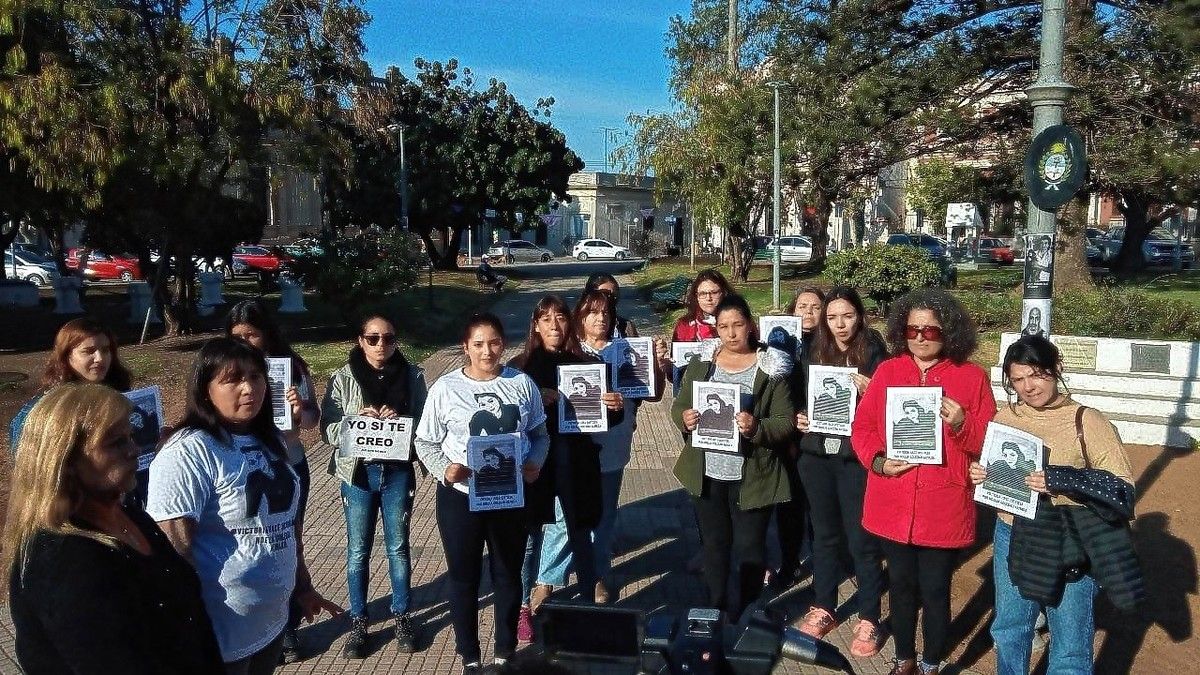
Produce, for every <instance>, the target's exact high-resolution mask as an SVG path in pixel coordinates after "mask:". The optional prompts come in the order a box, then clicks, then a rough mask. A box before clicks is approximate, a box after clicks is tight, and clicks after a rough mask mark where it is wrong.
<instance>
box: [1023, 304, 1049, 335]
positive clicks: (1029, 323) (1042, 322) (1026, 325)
mask: <svg viewBox="0 0 1200 675" xmlns="http://www.w3.org/2000/svg"><path fill="white" fill-rule="evenodd" d="M1021 335H1040V336H1042V337H1049V336H1050V298H1044V299H1043V298H1025V299H1023V300H1021Z"/></svg>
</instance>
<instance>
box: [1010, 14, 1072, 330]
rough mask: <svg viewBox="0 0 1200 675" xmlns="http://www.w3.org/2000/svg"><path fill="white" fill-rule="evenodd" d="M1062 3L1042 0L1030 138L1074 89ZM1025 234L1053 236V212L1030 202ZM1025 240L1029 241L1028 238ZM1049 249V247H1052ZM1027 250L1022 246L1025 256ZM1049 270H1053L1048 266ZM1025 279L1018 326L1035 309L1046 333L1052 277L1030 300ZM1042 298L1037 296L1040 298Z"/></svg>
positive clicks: (1059, 111) (1056, 117)
mask: <svg viewBox="0 0 1200 675" xmlns="http://www.w3.org/2000/svg"><path fill="white" fill-rule="evenodd" d="M1066 12H1067V8H1066V0H1042V43H1041V56H1040V62H1039V65H1038V77H1037V80H1036V81H1035V82H1034V83H1033V85H1032V86H1030V87H1029V88H1028V89H1026V90H1025V94H1026V96H1028V98H1029V103H1030V105H1032V106H1033V136H1034V137H1035V138H1036V137H1037V135H1038V134H1040V133H1041V132H1042V131H1044V130H1046V129H1047V128H1049V127H1052V126H1055V125H1058V124H1062V119H1063V108H1064V107H1065V106H1066V103H1067V98H1068V97H1069V96H1070V95H1071V91H1072V90H1073V89H1074V87H1072V86H1071V85H1070V84H1067V82H1066V81H1065V80H1063V74H1062V65H1063V64H1062V62H1063V35H1064V33H1065V31H1066ZM1027 210H1028V216H1027V217H1026V221H1025V222H1026V225H1025V231H1026V233H1027V234H1029V235H1041V236H1051V237H1053V236H1054V233H1055V232H1056V230H1057V223H1056V218H1055V213H1054V212H1053V211H1043V210H1042V209H1039V208H1038V207H1037V206H1035V205H1034V204H1033V201H1032V200H1030V201H1029V202H1028V205H1027ZM1026 241H1029V240H1028V239H1027V240H1026ZM1052 250H1053V247H1052ZM1029 254H1030V251H1029V250H1028V247H1026V251H1025V255H1027V256H1028V255H1029ZM1025 269H1026V271H1031V270H1034V269H1036V266H1033V265H1028V264H1027V265H1026V266H1025ZM1051 269H1053V267H1051ZM1029 281H1030V280H1029V279H1026V282H1027V283H1026V284H1025V288H1026V292H1025V298H1024V300H1023V302H1022V311H1021V325H1022V326H1024V325H1025V323H1026V321H1025V320H1026V317H1028V315H1029V313H1030V310H1031V309H1033V308H1037V309H1038V311H1039V313H1040V314H1042V315H1043V316H1042V330H1044V331H1045V333H1046V335H1049V334H1050V320H1051V316H1050V306H1051V298H1052V297H1053V283H1054V278H1053V274H1052V275H1051V278H1050V282H1049V284H1047V285H1046V286H1045V290H1044V291H1043V292H1040V293H1037V295H1038V296H1039V297H1030V292H1029V291H1028V288H1029V283H1028V282H1029ZM1043 295H1044V296H1045V297H1040V296H1043Z"/></svg>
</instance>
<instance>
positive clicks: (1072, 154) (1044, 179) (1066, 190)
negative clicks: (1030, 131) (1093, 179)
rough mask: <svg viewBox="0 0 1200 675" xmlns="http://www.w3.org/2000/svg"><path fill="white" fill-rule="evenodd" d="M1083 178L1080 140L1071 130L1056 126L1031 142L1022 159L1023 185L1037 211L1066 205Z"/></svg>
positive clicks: (1084, 173) (1084, 172) (1084, 155)
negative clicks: (1023, 170) (1023, 159)
mask: <svg viewBox="0 0 1200 675" xmlns="http://www.w3.org/2000/svg"><path fill="white" fill-rule="evenodd" d="M1086 176H1087V155H1086V154H1085V152H1084V149H1083V139H1082V138H1080V137H1079V134H1078V133H1077V132H1076V131H1075V130H1074V129H1072V128H1071V127H1068V126H1066V125H1065V124H1060V125H1058V126H1053V127H1050V128H1049V129H1046V130H1045V131H1043V132H1042V133H1040V134H1038V135H1037V137H1036V138H1034V139H1033V144H1032V145H1030V146H1029V154H1028V155H1026V156H1025V185H1027V186H1028V187H1029V199H1030V200H1032V201H1033V203H1034V204H1035V205H1036V206H1037V207H1038V208H1040V209H1043V210H1045V211H1053V210H1054V209H1057V208H1058V207H1060V206H1062V205H1063V204H1066V203H1067V201H1068V200H1069V199H1071V197H1074V196H1075V193H1076V192H1077V191H1078V190H1079V187H1080V186H1081V185H1083V179H1084V178H1085V177H1086Z"/></svg>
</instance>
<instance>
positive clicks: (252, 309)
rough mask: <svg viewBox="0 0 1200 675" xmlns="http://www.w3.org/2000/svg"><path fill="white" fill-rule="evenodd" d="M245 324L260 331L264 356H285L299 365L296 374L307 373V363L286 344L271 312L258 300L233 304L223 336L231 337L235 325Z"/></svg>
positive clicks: (226, 318) (227, 316) (226, 319)
mask: <svg viewBox="0 0 1200 675" xmlns="http://www.w3.org/2000/svg"><path fill="white" fill-rule="evenodd" d="M241 324H246V325H248V326H253V327H254V328H256V329H257V330H258V332H260V333H262V336H263V342H264V346H265V347H266V348H265V349H263V353H264V354H265V355H266V356H285V357H289V358H291V359H292V362H293V363H294V364H296V366H298V367H299V371H300V372H298V373H297V375H300V374H301V373H303V374H305V375H307V374H308V363H307V362H306V361H305V360H304V359H302V358H300V355H299V354H297V353H296V350H294V349H292V346H291V345H290V344H288V341H287V340H286V339H285V338H284V337H283V334H282V333H281V332H280V330H279V322H278V321H276V320H275V317H274V316H273V315H272V314H271V310H269V309H267V306H266V305H264V304H263V303H261V302H259V301H258V300H243V301H241V302H239V303H238V304H236V305H234V306H233V307H232V308H231V309H230V310H229V314H228V315H226V317H225V337H228V338H231V337H233V329H234V327H235V326H238V325H241Z"/></svg>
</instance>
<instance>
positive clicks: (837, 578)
mask: <svg viewBox="0 0 1200 675" xmlns="http://www.w3.org/2000/svg"><path fill="white" fill-rule="evenodd" d="M799 464H800V479H801V480H802V481H804V489H805V492H806V493H807V495H808V508H809V513H810V514H811V516H812V526H813V556H812V568H813V592H814V593H815V594H816V601H815V602H814V603H813V604H814V605H816V606H817V607H820V608H821V609H824V610H826V611H827V612H829V613H830V614H836V613H837V601H838V586H839V585H840V584H841V582H842V578H843V574H842V570H843V567H842V549H843V546H845V547H846V548H848V549H849V551H850V558H851V560H852V561H853V562H854V576H855V579H856V580H857V581H858V592H857V593H856V598H857V600H858V616H859V618H860V619H867V620H869V621H873V622H875V623H879V602H880V598H881V597H882V596H883V550H882V549H881V548H880V546H879V540H878V539H877V538H876V537H875V536H874V535H872V534H871V533H870V532H867V531H866V530H864V529H863V526H862V510H863V495H864V494H865V493H866V490H867V471H866V469H864V468H863V467H862V465H861V464H859V463H858V460H857V459H855V458H853V457H840V456H837V455H826V456H821V455H811V454H808V453H805V454H802V455H800V462H799Z"/></svg>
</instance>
